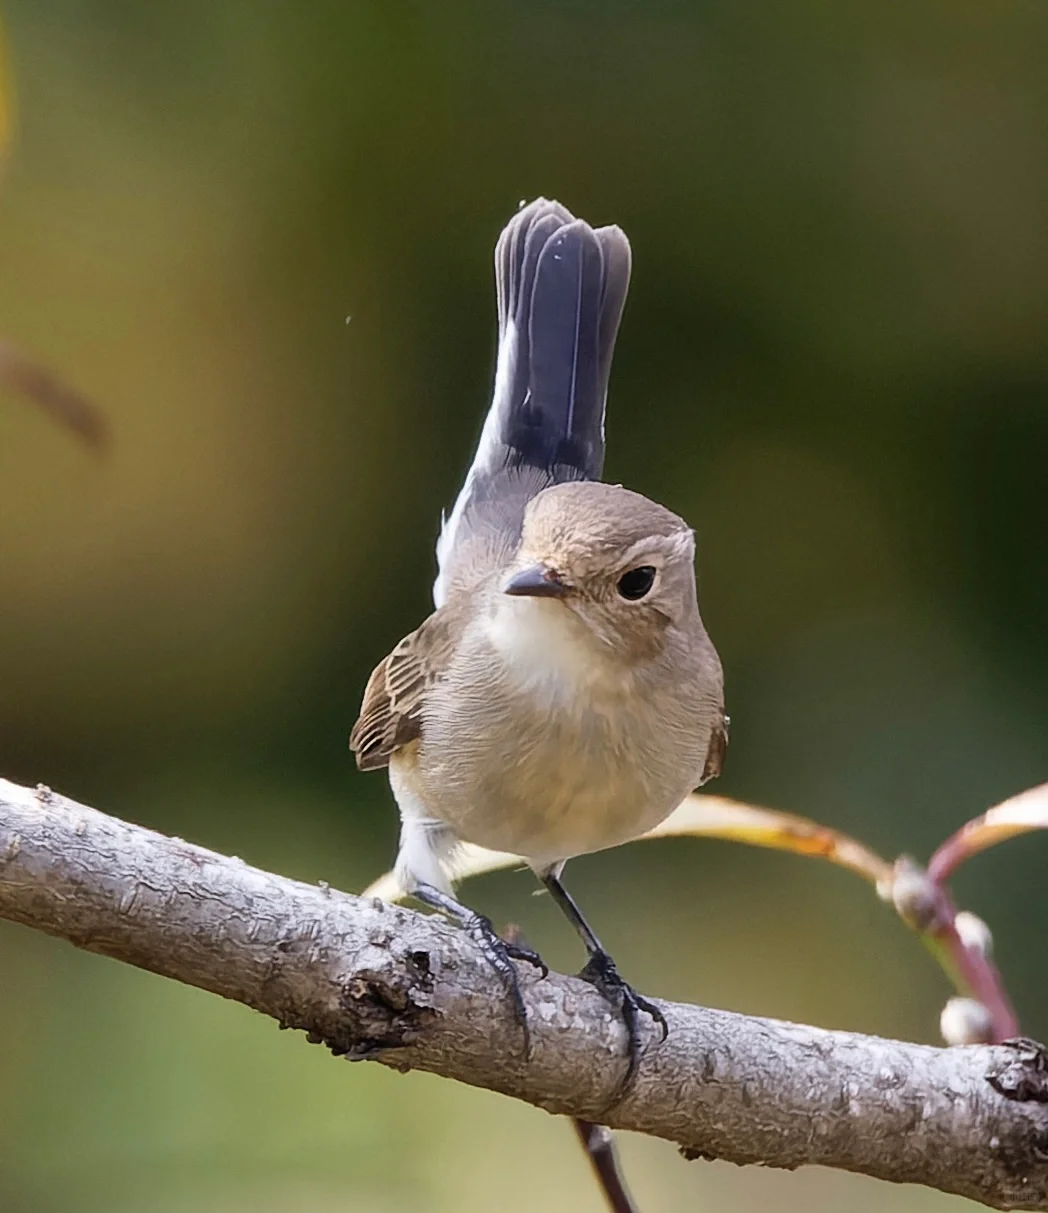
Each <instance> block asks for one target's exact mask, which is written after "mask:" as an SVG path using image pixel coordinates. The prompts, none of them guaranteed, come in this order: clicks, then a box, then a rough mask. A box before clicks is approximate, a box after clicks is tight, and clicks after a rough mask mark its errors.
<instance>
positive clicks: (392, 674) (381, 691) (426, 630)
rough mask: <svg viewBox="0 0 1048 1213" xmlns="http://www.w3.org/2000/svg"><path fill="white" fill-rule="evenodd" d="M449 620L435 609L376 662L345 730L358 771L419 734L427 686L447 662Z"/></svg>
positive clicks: (379, 763) (383, 761)
mask: <svg viewBox="0 0 1048 1213" xmlns="http://www.w3.org/2000/svg"><path fill="white" fill-rule="evenodd" d="M451 622H452V620H451V619H449V617H448V613H447V612H446V611H445V610H440V611H436V612H434V614H432V615H430V617H429V618H428V619H427V620H426V622H425V623H424V624H423V625H422V626H421V627H420V628H418V629H417V630H416V631H414V632H412V633H411V635H410V636H405V637H404V639H403V640H402V641H401V642H400V643H399V644H398V645H397V647H396V648H395V649H394V650H393V652H392V653H390V655H389V656H388V657H387V658H386V659H385V660H384V661H381V662H380V663H379V664H378V665H377V666H376V667H375V670H374V672H373V673H372V675H371V677H370V678H369V679H368V684H367V686H366V687H365V688H364V700H363V703H362V704H361V705H360V717H359V719H358V720H357V723H356V724H355V725H354V726H353V729H352V731H351V732H350V734H349V748H350V749H351V750H352V751H353V753H354V754H355V755H356V757H357V766H358V767H359V768H360V769H361V770H362V771H374V770H377V769H378V768H379V767H385V766H388V765H389V757H390V755H391V754H393V753H394V752H395V751H397V750H399V749H401V748H402V747H403V746H406V745H407V744H408V743H409V742H412V741H414V740H415V739H416V738H417V737H419V736H420V735H421V732H422V709H423V705H424V702H425V695H426V690H427V688H428V687H429V686H430V685H431V684H432V683H433V681H434V679H436V678H438V677H439V676H440V674H441V672H442V671H443V670H444V668H445V666H446V662H447V656H448V646H449V642H450V638H451V635H452V628H451V627H450V624H451Z"/></svg>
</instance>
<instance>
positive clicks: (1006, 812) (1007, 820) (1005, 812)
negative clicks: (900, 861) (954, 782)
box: [928, 783, 1048, 884]
mask: <svg viewBox="0 0 1048 1213" xmlns="http://www.w3.org/2000/svg"><path fill="white" fill-rule="evenodd" d="M1046 829H1048V783H1042V784H1039V785H1038V786H1037V787H1035V788H1029V789H1027V791H1025V792H1020V793H1019V795H1018V796H1012V797H1010V798H1009V799H1008V800H1004V801H1002V802H1001V803H1000V804H999V805H995V806H994V808H992V809H987V810H986V812H985V813H983V814H982V815H981V816H979V817H975V818H973V819H972V820H971V821H969V822H968V824H967V825H964V826H961V828H960V829H959V830H958V831H957V833H956V834H954V835H953V836H952V837H950V838H948V839H947V840H946V841H945V842H944V843H943V844H942V846H941V847H939V849H938V850H937V851H936V852H935V854H934V855H933V856H932V858H931V862H930V863H929V864H928V875H929V876H930V877H931V878H932V880H934V881H936V882H938V883H939V884H941V883H942V882H943V881H944V880H946V879H947V877H948V876H949V875H950V874H951V872H953V871H954V870H955V869H956V868H958V867H959V866H960V865H961V864H962V863H963V862H964V861H965V860H966V859H970V858H971V857H972V856H973V855H977V854H978V853H979V852H980V851H985V850H987V848H989V847H992V846H996V844H997V843H999V842H1004V841H1005V839H1008V838H1015V837H1016V836H1017V835H1019V834H1028V833H1029V832H1030V831H1031V830H1046Z"/></svg>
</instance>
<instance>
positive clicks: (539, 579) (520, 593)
mask: <svg viewBox="0 0 1048 1213" xmlns="http://www.w3.org/2000/svg"><path fill="white" fill-rule="evenodd" d="M502 592H503V593H504V594H513V595H514V596H515V597H518V598H563V597H564V596H565V595H566V594H568V593H570V589H569V587H568V586H566V585H565V584H564V582H563V581H562V580H561V578H560V574H559V573H558V572H557V570H556V569H551V568H550V567H549V565H548V564H530V565H528V567H527V568H525V569H518V570H517V572H515V573H511V574H510V577H509V580H508V581H507V582H506V584H505V585H504V586H503V587H502Z"/></svg>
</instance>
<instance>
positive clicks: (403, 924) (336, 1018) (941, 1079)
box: [0, 780, 1048, 1210]
mask: <svg viewBox="0 0 1048 1213" xmlns="http://www.w3.org/2000/svg"><path fill="white" fill-rule="evenodd" d="M0 916H2V917H5V918H9V919H11V920H13V921H15V922H20V923H23V924H25V925H26V926H30V927H35V928H37V929H39V930H43V931H46V932H48V933H49V934H52V935H57V936H59V937H61V938H64V939H67V940H69V941H70V942H72V943H74V944H76V945H77V946H78V947H81V948H86V949H88V950H90V951H94V952H99V953H102V954H104V955H107V956H112V957H115V958H116V959H118V960H123V961H126V962H127V963H129V964H134V965H138V966H139V967H140V968H144V969H149V970H151V971H153V972H155V973H160V974H163V975H164V976H166V977H172V978H175V979H176V980H178V981H182V982H186V983H188V984H190V985H194V986H198V987H200V988H201V989H205V990H210V991H212V992H213V993H215V994H221V995H222V996H223V997H225V998H231V999H235V1000H236V1001H238V1002H242V1003H245V1004H246V1005H248V1006H250V1007H254V1008H255V1009H256V1010H258V1011H261V1012H262V1013H263V1014H266V1015H270V1016H272V1017H273V1018H274V1019H276V1020H277V1021H278V1022H279V1023H280V1024H281V1025H282V1026H283V1027H288V1028H298V1029H303V1030H304V1031H306V1032H307V1033H308V1035H309V1039H310V1040H312V1041H314V1042H322V1043H324V1044H326V1045H327V1046H328V1047H329V1048H330V1049H331V1050H332V1051H333V1052H334V1053H336V1054H341V1055H345V1056H348V1057H351V1058H366V1057H374V1058H375V1059H376V1060H378V1061H380V1062H382V1063H383V1064H385V1065H390V1066H393V1067H395V1068H397V1069H402V1070H407V1069H411V1068H418V1069H423V1070H429V1071H432V1072H433V1073H436V1074H442V1075H444V1076H445V1077H448V1078H456V1079H458V1080H460V1081H462V1082H466V1083H470V1084H472V1085H474V1086H479V1087H486V1088H489V1089H491V1090H495V1091H501V1092H503V1093H504V1094H506V1095H510V1096H513V1097H515V1098H517V1099H523V1100H526V1101H527V1102H529V1103H532V1104H535V1105H537V1106H539V1107H542V1108H545V1109H546V1110H547V1111H549V1112H554V1113H557V1114H560V1115H567V1116H574V1117H577V1118H580V1119H583V1120H588V1121H594V1122H600V1123H604V1124H607V1125H609V1126H611V1127H613V1128H621V1129H632V1130H636V1131H638V1132H641V1133H649V1134H652V1135H654V1136H657V1137H663V1138H666V1139H667V1140H669V1141H672V1142H675V1143H677V1144H678V1145H679V1146H680V1147H681V1148H682V1150H683V1152H684V1153H685V1154H686V1155H687V1156H689V1157H702V1158H721V1159H727V1160H729V1161H731V1162H736V1163H763V1164H765V1165H768V1166H775V1167H789V1168H792V1167H797V1166H800V1165H802V1164H805V1163H818V1164H821V1165H824V1166H830V1167H838V1168H843V1169H844V1170H849V1171H858V1172H862V1173H863V1174H866V1175H873V1176H877V1177H879V1178H881V1179H887V1180H894V1181H896V1182H908V1183H920V1184H926V1185H929V1186H931V1187H935V1188H940V1189H942V1190H943V1191H946V1192H953V1193H957V1194H959V1195H962V1196H967V1197H971V1198H972V1199H975V1200H979V1201H982V1202H984V1203H986V1204H989V1205H991V1206H993V1207H995V1208H999V1209H1043V1210H1048V1056H1046V1054H1045V1051H1044V1050H1043V1049H1042V1048H1041V1047H1040V1046H1037V1045H1036V1044H1033V1043H1032V1042H1015V1043H1012V1044H1009V1045H1003V1046H981V1045H980V1046H972V1047H966V1048H953V1049H938V1048H931V1047H928V1046H921V1045H912V1044H903V1043H900V1042H897V1041H890V1040H881V1039H878V1038H876V1037H870V1036H859V1035H855V1034H852V1033H848V1032H827V1031H823V1030H821V1029H818V1028H809V1027H801V1026H799V1025H796V1024H788V1023H781V1022H777V1021H774V1020H767V1019H757V1018H751V1017H748V1016H742V1015H734V1014H729V1013H727V1012H724V1011H713V1010H707V1009H704V1008H700V1007H693V1006H685V1005H681V1004H675V1003H662V1004H660V1005H661V1006H662V1009H663V1011H664V1013H665V1015H666V1018H667V1020H668V1022H669V1029H670V1031H669V1037H668V1039H667V1040H666V1041H665V1042H664V1043H661V1044H660V1043H659V1042H658V1040H657V1036H656V1033H655V1032H654V1031H650V1032H649V1034H648V1040H647V1048H646V1052H645V1056H644V1058H643V1060H642V1063H641V1066H640V1071H639V1073H638V1076H637V1081H636V1084H635V1086H634V1088H633V1089H632V1091H630V1093H629V1094H628V1095H627V1096H626V1097H625V1098H624V1099H623V1100H622V1101H621V1102H620V1103H619V1104H617V1105H615V1106H611V1107H609V1101H610V1100H611V1099H612V1098H613V1094H614V1091H615V1086H616V1083H617V1081H618V1079H619V1077H620V1075H621V1072H622V1066H623V1047H624V1031H623V1029H622V1026H621V1024H620V1023H619V1022H618V1020H617V1018H616V1017H615V1016H614V1015H613V1014H611V1012H610V1011H609V1009H608V1007H607V1005H606V1004H605V1003H604V1001H603V1000H602V999H601V997H600V996H599V995H598V994H597V993H596V992H595V991H594V990H593V989H592V988H591V987H590V986H588V985H586V984H585V983H584V982H582V981H579V980H578V979H576V978H570V977H563V976H560V975H558V974H551V975H550V976H549V978H547V979H545V980H543V979H541V978H540V977H539V976H538V974H532V973H531V972H530V971H528V969H527V967H526V966H524V967H523V968H522V969H521V972H520V976H521V984H522V987H523V990H524V996H525V999H526V1002H527V1006H528V1013H529V1017H530V1022H531V1035H532V1057H531V1059H530V1060H528V1061H526V1060H525V1059H524V1058H523V1057H522V1056H521V1034H520V1030H519V1028H518V1026H517V1025H516V1024H515V1023H514V1020H513V1017H512V1014H511V1012H510V1009H509V1006H508V1004H507V1000H506V999H505V997H504V996H503V993H502V990H501V987H500V986H499V984H498V982H497V981H496V980H494V979H493V976H492V974H491V972H490V971H489V970H488V968H487V967H486V965H485V964H484V962H483V960H482V959H481V958H480V957H479V956H478V955H477V954H476V952H475V951H474V949H473V947H472V946H471V945H470V943H469V941H468V940H467V939H466V938H465V936H464V935H462V934H461V933H460V932H458V931H456V930H454V929H453V928H452V927H450V926H449V925H448V924H446V923H444V922H443V921H441V920H439V919H435V918H431V917H425V916H423V915H420V914H415V913H413V912H411V911H409V910H406V909H402V908H400V907H397V906H390V905H386V904H384V903H382V902H378V901H373V900H364V899H361V898H357V897H351V896H348V895H346V894H343V893H337V892H335V891H333V890H331V889H328V888H326V887H324V886H320V887H313V886H311V885H305V884H301V883H299V882H296V881H292V880H287V879H284V878H283V877H280V876H276V875H273V874H271V873H267V872H262V871H259V870H258V869H256V868H252V867H249V866H248V865H247V864H245V863H243V862H242V861H241V860H239V859H234V858H228V857H225V856H222V855H217V854H214V853H213V852H211V851H207V850H204V849H203V848H201V847H197V846H193V845H191V844H189V843H186V842H183V841H182V840H180V839H175V838H166V837H164V836H162V835H160V834H156V833H153V832H152V831H150V830H145V829H142V828H140V827H137V826H133V825H128V824H126V823H124V822H121V821H117V820H116V819H114V818H111V817H106V816H104V815H103V814H101V813H98V812H95V811H94V810H93V809H89V808H86V807H84V806H82V805H79V804H76V803H75V802H73V801H70V800H67V799H65V798H63V797H60V796H57V795H55V794H53V793H51V792H50V791H48V790H47V789H44V788H41V789H37V790H36V791H35V792H34V791H30V790H28V789H24V788H19V787H17V786H16V785H14V784H11V783H8V782H6V781H4V780H0Z"/></svg>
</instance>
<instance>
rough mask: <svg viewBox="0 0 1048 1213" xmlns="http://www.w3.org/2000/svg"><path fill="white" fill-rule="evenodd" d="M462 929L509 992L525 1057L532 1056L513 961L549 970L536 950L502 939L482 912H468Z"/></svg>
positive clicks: (544, 970) (546, 975)
mask: <svg viewBox="0 0 1048 1213" xmlns="http://www.w3.org/2000/svg"><path fill="white" fill-rule="evenodd" d="M462 928H463V930H464V931H465V932H466V934H467V935H468V936H469V937H470V939H472V940H473V942H474V943H475V944H476V946H477V948H478V949H479V950H480V952H481V954H482V955H483V957H484V959H485V960H486V961H487V962H488V964H489V965H491V967H492V968H493V969H494V970H495V972H496V973H497V974H498V976H499V980H500V981H501V982H502V985H503V987H504V988H505V990H506V993H507V994H508V995H509V997H510V1001H511V1002H512V1003H513V1014H514V1017H515V1018H516V1020H517V1023H519V1024H520V1030H521V1032H522V1033H523V1036H524V1056H525V1058H529V1057H530V1056H531V1032H530V1031H529V1029H528V1012H527V1008H526V1007H525V1006H524V997H523V995H522V994H521V992H520V981H519V980H518V978H517V970H516V969H515V968H514V967H513V962H514V961H515V960H522V961H525V962H526V963H527V964H530V965H534V966H535V968H537V969H539V970H541V972H542V976H543V977H548V976H549V969H548V968H547V967H546V965H545V963H544V962H543V960H542V957H541V956H540V955H539V954H538V952H535V951H532V949H531V948H528V947H525V946H524V945H523V944H521V943H517V942H515V941H514V942H507V941H506V940H505V939H502V938H501V937H500V936H499V934H498V932H497V931H496V930H495V928H494V927H493V926H492V925H491V919H490V918H486V917H485V916H484V915H483V914H476V913H472V912H471V913H470V915H469V916H468V918H466V919H465V920H464V921H463V923H462Z"/></svg>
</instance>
